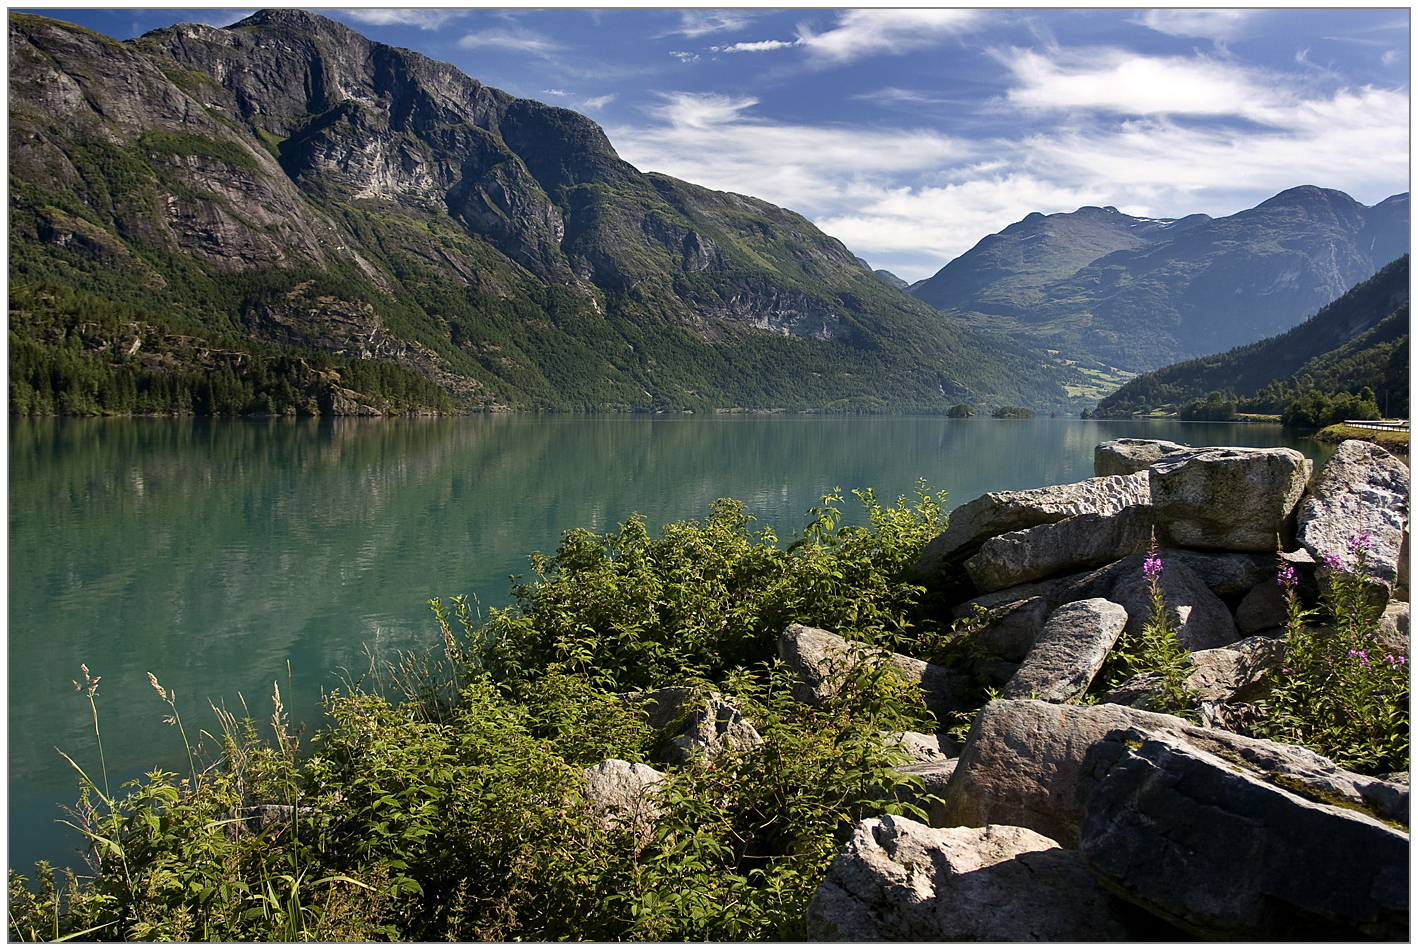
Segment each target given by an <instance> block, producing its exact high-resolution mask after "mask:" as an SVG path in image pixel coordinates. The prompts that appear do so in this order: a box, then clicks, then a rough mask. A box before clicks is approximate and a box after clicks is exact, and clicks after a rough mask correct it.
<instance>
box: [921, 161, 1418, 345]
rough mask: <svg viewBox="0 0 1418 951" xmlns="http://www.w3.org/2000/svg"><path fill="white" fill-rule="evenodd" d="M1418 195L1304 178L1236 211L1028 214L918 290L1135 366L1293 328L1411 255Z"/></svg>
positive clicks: (960, 313) (1050, 341)
mask: <svg viewBox="0 0 1418 951" xmlns="http://www.w3.org/2000/svg"><path fill="white" fill-rule="evenodd" d="M1408 222H1409V208H1408V195H1407V194H1406V193H1405V194H1402V195H1395V196H1393V197H1390V198H1388V199H1386V200H1384V201H1382V202H1380V203H1379V204H1377V205H1374V206H1372V207H1370V206H1366V205H1362V204H1360V203H1359V202H1356V201H1355V200H1354V199H1353V198H1351V197H1349V196H1348V195H1346V194H1344V193H1343V192H1339V191H1335V190H1333V189H1325V188H1317V187H1315V186H1311V185H1306V186H1301V187H1297V188H1291V189H1287V190H1286V191H1283V192H1281V193H1280V194H1278V195H1276V196H1275V197H1273V198H1271V199H1269V200H1267V201H1265V202H1262V203H1261V204H1259V205H1257V206H1256V207H1254V208H1250V209H1247V210H1245V211H1242V212H1239V213H1237V214H1234V215H1231V216H1229V217H1225V218H1211V217H1209V216H1207V215H1189V216H1187V217H1185V218H1180V219H1154V218H1138V217H1134V216H1132V215H1127V214H1123V213H1122V212H1120V211H1118V210H1117V209H1116V208H1081V209H1079V210H1078V211H1075V212H1071V213H1067V214H1055V215H1042V214H1038V213H1035V214H1031V215H1029V216H1028V217H1026V218H1025V219H1023V220H1022V221H1019V222H1016V223H1015V224H1012V225H1010V226H1009V227H1008V228H1005V229H1004V230H1003V231H1001V232H999V233H998V234H993V235H990V236H988V237H986V238H984V239H983V240H981V241H980V242H979V243H978V244H976V245H975V246H974V247H973V248H971V249H970V250H969V251H967V252H966V253H965V254H962V255H961V256H960V257H958V258H956V259H955V260H953V261H951V262H950V263H949V264H947V265H946V266H945V267H943V268H941V270H940V271H938V272H937V273H936V274H934V275H933V276H932V277H930V278H927V279H926V280H924V281H921V282H919V283H917V284H915V285H912V286H911V288H910V290H911V293H913V294H915V295H916V296H917V297H919V298H920V299H921V300H923V301H925V302H927V303H928V304H931V305H932V306H933V307H936V308H938V309H939V310H941V311H942V312H943V313H945V314H947V315H950V316H953V317H958V318H960V319H961V320H964V321H966V322H968V323H970V324H971V325H972V326H976V327H981V328H988V329H991V330H996V331H1003V332H1005V333H1007V334H1008V335H1009V336H1010V337H1011V339H1013V340H1015V341H1016V342H1019V343H1025V344H1028V345H1031V346H1035V347H1038V348H1041V349H1047V350H1057V351H1060V353H1061V354H1062V355H1063V356H1064V357H1066V358H1072V359H1082V360H1096V361H1101V362H1103V363H1107V364H1110V365H1113V366H1116V367H1120V368H1123V369H1126V370H1130V371H1132V372H1134V373H1136V372H1140V371H1143V370H1150V369H1155V368H1157V367H1160V366H1164V365H1166V364H1170V363H1174V362H1176V361H1179V360H1184V359H1188V358H1191V357H1200V356H1204V355H1206V354H1211V353H1217V352H1221V351H1225V350H1229V349H1230V348H1232V347H1235V346H1238V345H1241V344H1247V343H1252V342H1254V341H1256V340H1260V339H1263V338H1265V337H1269V336H1272V335H1274V334H1276V333H1279V332H1281V331H1283V330H1288V329H1289V328H1291V327H1293V326H1295V325H1296V324H1297V323H1299V322H1300V321H1301V320H1303V319H1305V318H1306V317H1308V316H1310V315H1312V314H1314V313H1315V312H1316V311H1318V310H1319V309H1320V308H1321V307H1323V306H1324V305H1326V304H1328V303H1329V302H1331V301H1333V300H1335V299H1336V298H1338V297H1339V296H1340V295H1341V294H1343V293H1344V292H1345V291H1347V290H1349V289H1350V288H1351V287H1353V286H1354V285H1355V284H1358V283H1359V282H1361V281H1364V280H1366V279H1368V278H1369V277H1371V276H1373V275H1374V274H1375V273H1376V272H1377V271H1378V270H1379V269H1380V268H1382V267H1383V266H1384V265H1386V264H1388V263H1390V262H1392V261H1393V260H1395V259H1396V258H1398V257H1399V256H1400V255H1403V254H1406V253H1407V252H1408V244H1409V230H1408Z"/></svg>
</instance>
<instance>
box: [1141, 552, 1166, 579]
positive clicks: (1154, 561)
mask: <svg viewBox="0 0 1418 951" xmlns="http://www.w3.org/2000/svg"><path fill="white" fill-rule="evenodd" d="M1142 574H1143V577H1145V578H1146V579H1147V580H1148V581H1156V580H1157V577H1158V576H1159V575H1160V574H1162V559H1161V558H1159V557H1157V556H1156V555H1151V556H1149V557H1148V559H1147V560H1146V561H1144V562H1143V563H1142Z"/></svg>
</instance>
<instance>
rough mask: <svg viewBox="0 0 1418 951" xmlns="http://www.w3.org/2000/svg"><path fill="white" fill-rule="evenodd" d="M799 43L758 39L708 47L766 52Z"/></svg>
mask: <svg viewBox="0 0 1418 951" xmlns="http://www.w3.org/2000/svg"><path fill="white" fill-rule="evenodd" d="M799 45H801V43H800V41H798V40H758V41H757V42H753V43H735V44H734V45H733V46H713V47H710V49H712V50H713V51H714V52H716V53H767V52H771V51H772V50H781V49H788V48H790V47H794V46H799Z"/></svg>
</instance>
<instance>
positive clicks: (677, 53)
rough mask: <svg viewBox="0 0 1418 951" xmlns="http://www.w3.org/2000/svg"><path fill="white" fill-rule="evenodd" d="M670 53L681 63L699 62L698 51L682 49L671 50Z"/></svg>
mask: <svg viewBox="0 0 1418 951" xmlns="http://www.w3.org/2000/svg"><path fill="white" fill-rule="evenodd" d="M670 55H671V56H673V57H674V58H675V59H677V60H679V61H680V62H681V63H697V62H699V54H698V53H687V52H685V51H683V50H671V51H670Z"/></svg>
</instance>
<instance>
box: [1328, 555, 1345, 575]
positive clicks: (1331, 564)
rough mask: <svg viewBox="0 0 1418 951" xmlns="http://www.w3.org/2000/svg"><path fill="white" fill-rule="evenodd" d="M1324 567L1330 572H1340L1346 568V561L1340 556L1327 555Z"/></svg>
mask: <svg viewBox="0 0 1418 951" xmlns="http://www.w3.org/2000/svg"><path fill="white" fill-rule="evenodd" d="M1324 566H1325V567H1326V568H1328V569H1329V570H1330V571H1339V570H1342V569H1343V568H1344V559H1343V558H1341V557H1339V556H1338V555H1325V556H1324Z"/></svg>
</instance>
